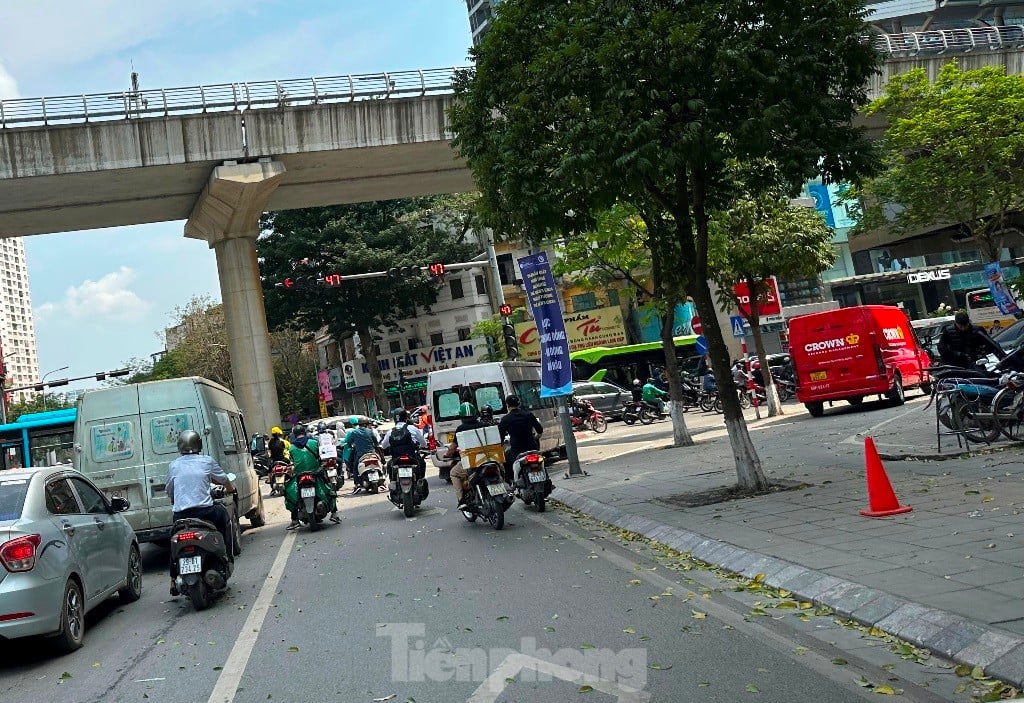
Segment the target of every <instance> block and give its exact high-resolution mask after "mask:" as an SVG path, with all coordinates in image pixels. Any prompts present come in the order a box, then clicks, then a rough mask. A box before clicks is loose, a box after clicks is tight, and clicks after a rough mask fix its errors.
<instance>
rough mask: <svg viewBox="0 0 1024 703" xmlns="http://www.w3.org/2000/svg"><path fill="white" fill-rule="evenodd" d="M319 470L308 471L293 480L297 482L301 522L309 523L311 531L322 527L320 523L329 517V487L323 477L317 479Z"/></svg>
mask: <svg viewBox="0 0 1024 703" xmlns="http://www.w3.org/2000/svg"><path fill="white" fill-rule="evenodd" d="M317 473H319V471H317V472H312V471H307V472H304V473H301V474H299V475H298V476H295V477H294V478H293V479H292V480H293V481H294V482H295V484H296V488H297V489H298V493H297V495H296V499H297V500H296V503H295V505H296V508H297V509H298V515H299V522H302V523H304V524H306V525H309V531H310V532H316V531H317V530H319V529H320V523H321V522H323V520H324V518H326V517H327V511H328V499H329V497H330V496H329V495H327V491H328V490H329V488H328V487H327V484H326V482H325V481H323V479H321V480H319V481H318V480H317Z"/></svg>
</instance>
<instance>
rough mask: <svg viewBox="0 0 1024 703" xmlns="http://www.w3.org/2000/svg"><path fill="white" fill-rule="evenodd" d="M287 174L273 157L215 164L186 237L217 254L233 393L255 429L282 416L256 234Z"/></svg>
mask: <svg viewBox="0 0 1024 703" xmlns="http://www.w3.org/2000/svg"><path fill="white" fill-rule="evenodd" d="M284 172H285V168H284V165H283V164H282V163H280V162H278V161H270V160H266V161H260V162H259V163H247V164H237V163H231V162H228V163H226V164H225V165H223V166H217V167H215V168H214V169H213V174H212V175H211V176H210V181H209V182H208V183H207V184H206V186H205V187H204V188H203V192H202V193H201V194H200V195H199V199H198V200H197V201H196V204H195V206H194V207H193V208H192V214H191V215H190V216H189V218H188V222H186V223H185V236H186V237H191V238H193V239H202V240H205V241H206V242H208V243H209V245H210V248H211V249H213V250H214V251H215V252H216V254H217V271H218V274H219V278H220V294H221V300H222V301H223V303H224V320H225V323H226V325H227V331H228V350H229V352H230V354H231V368H232V378H233V382H234V391H235V396H236V397H237V398H238V405H239V407H240V408H241V409H242V413H243V414H244V416H245V424H246V428H247V430H248V431H249V432H250V433H252V432H268V431H269V430H270V428H271V427H272V426H274V425H276V424H278V423H279V422H280V420H281V418H280V415H279V411H278V403H277V386H276V385H275V384H274V366H273V363H272V360H271V356H270V337H269V335H268V333H267V315H266V311H265V310H264V307H263V288H262V286H261V285H260V275H259V265H258V263H257V261H256V238H257V237H258V236H259V219H260V215H262V214H263V212H264V208H265V207H266V204H267V200H268V199H269V198H270V195H271V193H273V192H274V190H275V189H276V188H277V186H278V183H279V182H280V180H281V176H282V175H283V174H284Z"/></svg>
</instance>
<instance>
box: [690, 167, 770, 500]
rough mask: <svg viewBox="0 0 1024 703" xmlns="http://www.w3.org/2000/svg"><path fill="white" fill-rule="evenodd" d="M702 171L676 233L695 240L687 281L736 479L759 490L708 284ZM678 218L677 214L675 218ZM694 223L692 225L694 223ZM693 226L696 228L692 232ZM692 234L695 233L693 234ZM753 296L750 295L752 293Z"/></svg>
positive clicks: (763, 482)
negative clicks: (688, 214)
mask: <svg viewBox="0 0 1024 703" xmlns="http://www.w3.org/2000/svg"><path fill="white" fill-rule="evenodd" d="M703 178H704V176H703V174H701V173H696V172H695V173H694V174H693V178H692V181H691V184H692V202H693V221H692V223H691V222H679V225H678V236H679V237H680V240H681V241H680V244H683V245H685V239H687V238H693V240H694V245H695V246H694V249H695V252H694V253H695V256H694V269H695V276H694V277H693V280H692V281H691V283H690V285H691V286H692V287H693V293H692V295H693V300H694V302H695V303H696V305H697V312H698V313H699V314H700V316H701V322H702V323H703V325H704V338H705V339H706V340H707V342H708V352H709V354H710V356H711V365H712V367H713V368H714V371H715V380H716V381H717V382H718V388H719V392H720V394H721V398H722V409H723V410H724V411H725V428H726V430H727V431H728V433H729V444H730V445H732V453H733V457H734V458H735V460H736V482H737V485H738V486H739V487H740V488H741V489H743V490H749V491H760V490H765V489H767V488H768V480H767V479H766V478H765V476H764V471H762V469H761V459H760V458H759V457H758V456H757V450H755V449H754V444H753V442H751V441H750V433H749V432H748V431H747V423H746V421H745V420H744V419H743V412H742V410H741V408H740V399H739V396H738V395H737V393H736V384H735V383H734V382H733V380H732V373H731V370H730V368H729V366H730V365H729V349H728V347H726V346H725V338H724V337H723V336H722V327H721V325H719V324H718V315H717V314H716V312H717V310H716V308H715V302H714V300H713V298H712V296H711V287H710V286H709V285H708V213H707V211H706V210H705V206H704V181H703ZM677 222H678V218H677ZM694 225H695V226H694ZM694 230H696V231H695V232H694ZM694 234H696V236H695V237H694ZM751 297H753V296H751Z"/></svg>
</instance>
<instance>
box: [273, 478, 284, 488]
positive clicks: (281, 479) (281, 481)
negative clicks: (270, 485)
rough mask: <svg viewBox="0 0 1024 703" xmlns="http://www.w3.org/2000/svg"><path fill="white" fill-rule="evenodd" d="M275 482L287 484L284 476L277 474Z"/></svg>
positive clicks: (281, 484)
mask: <svg viewBox="0 0 1024 703" xmlns="http://www.w3.org/2000/svg"><path fill="white" fill-rule="evenodd" d="M274 483H275V484H277V485H279V486H283V485H284V484H285V480H284V476H275V477H274Z"/></svg>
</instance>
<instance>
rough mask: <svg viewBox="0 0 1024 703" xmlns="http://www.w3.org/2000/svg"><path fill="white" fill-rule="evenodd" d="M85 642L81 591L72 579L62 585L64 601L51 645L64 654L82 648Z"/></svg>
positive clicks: (83, 605)
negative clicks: (55, 634)
mask: <svg viewBox="0 0 1024 703" xmlns="http://www.w3.org/2000/svg"><path fill="white" fill-rule="evenodd" d="M84 640H85V601H84V600H83V599H82V589H81V587H79V585H78V583H77V582H76V581H75V580H74V579H68V582H67V583H66V584H64V600H62V601H61V607H60V631H59V632H58V633H57V636H56V638H54V641H53V644H54V647H55V648H56V650H57V651H58V652H61V653H63V654H66V653H68V652H73V651H75V650H76V649H79V648H80V647H81V646H82V642H83V641H84Z"/></svg>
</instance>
